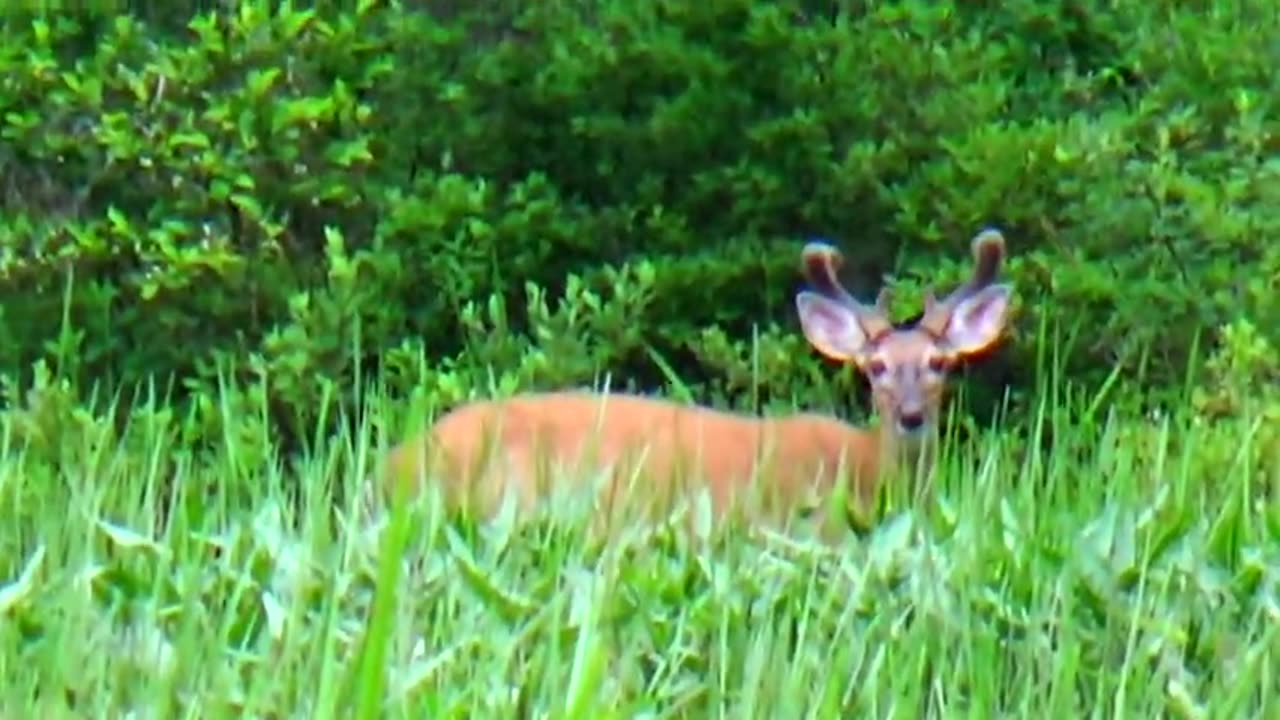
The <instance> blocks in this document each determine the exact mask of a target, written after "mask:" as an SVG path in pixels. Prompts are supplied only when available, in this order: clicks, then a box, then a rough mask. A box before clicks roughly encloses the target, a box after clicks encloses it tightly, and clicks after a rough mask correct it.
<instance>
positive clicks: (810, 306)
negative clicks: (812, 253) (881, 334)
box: [796, 290, 867, 361]
mask: <svg viewBox="0 0 1280 720" xmlns="http://www.w3.org/2000/svg"><path fill="white" fill-rule="evenodd" d="M796 312H797V313H799V314H800V327H801V328H802V329H803V330H804V336H805V338H806V339H807V340H808V341H809V344H810V345H812V346H813V347H814V349H816V350H817V351H818V352H820V353H822V354H823V355H826V356H827V357H829V358H831V359H833V360H844V361H848V360H853V359H854V357H856V356H857V355H859V354H861V353H862V351H863V349H864V348H865V347H866V345H867V333H866V331H865V330H864V329H863V328H862V323H860V322H859V321H858V316H857V314H856V313H855V312H854V311H853V310H852V309H850V308H849V307H848V306H846V305H844V304H843V303H839V302H836V301H835V300H831V299H830V298H826V297H823V296H822V295H819V294H817V293H815V292H810V291H808V290H803V291H801V292H800V293H799V294H797V295H796Z"/></svg>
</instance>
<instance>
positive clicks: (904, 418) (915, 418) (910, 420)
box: [898, 410, 924, 432]
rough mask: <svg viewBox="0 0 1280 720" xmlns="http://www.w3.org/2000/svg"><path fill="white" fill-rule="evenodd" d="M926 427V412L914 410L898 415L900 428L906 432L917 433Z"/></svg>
mask: <svg viewBox="0 0 1280 720" xmlns="http://www.w3.org/2000/svg"><path fill="white" fill-rule="evenodd" d="M923 425H924V412H922V411H920V410H912V411H909V412H903V413H900V414H899V415H898V427H900V428H902V429H903V430H904V431H906V432H915V431H917V430H919V429H920V428H921V427H922V426H923Z"/></svg>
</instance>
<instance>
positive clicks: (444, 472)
mask: <svg viewBox="0 0 1280 720" xmlns="http://www.w3.org/2000/svg"><path fill="white" fill-rule="evenodd" d="M602 427H603V428H607V430H606V431H604V432H601V431H600V428H602ZM878 442H879V436H878V435H877V434H876V433H874V432H868V431H866V430H863V429H859V428H856V427H853V426H851V425H848V424H846V423H843V422H840V421H839V420H836V419H835V418H831V417H827V416H822V415H812V414H796V415H790V416H786V417H778V418H772V419H768V420H765V419H761V418H757V417H751V416H746V415H739V414H734V413H729V412H722V411H718V410H712V409H709V408H705V407H700V406H686V405H681V404H677V403H674V402H670V401H665V400H660V399H656V398H649V397H642V396H634V395H622V394H599V393H589V392H554V393H535V394H526V395H519V396H516V397H512V398H509V399H507V400H504V401H492V400H483V401H478V402H473V403H470V404H466V405H462V406H460V407H458V408H457V409H455V410H453V411H452V412H449V413H447V414H445V415H444V416H442V417H441V418H440V419H439V420H438V421H437V422H436V423H435V424H434V425H433V426H432V428H431V429H430V430H429V431H428V432H427V433H424V434H423V435H422V436H420V437H418V438H416V439H414V440H411V441H409V442H407V443H404V444H401V445H400V446H398V447H396V448H394V449H393V450H392V451H391V453H390V454H389V455H388V457H387V462H386V468H385V471H384V472H385V475H384V479H385V480H386V481H388V482H409V483H411V484H412V485H411V489H414V488H416V483H417V482H419V481H420V479H422V478H424V477H426V475H425V474H424V473H425V472H426V471H429V473H430V474H431V475H436V474H438V477H439V479H441V480H443V481H444V483H445V484H444V485H443V489H444V491H445V497H446V498H447V499H448V500H449V501H450V502H452V503H454V504H458V505H462V506H464V507H466V508H468V509H470V510H472V511H474V512H478V513H479V514H480V515H482V516H489V515H491V514H492V513H494V512H495V511H496V510H497V509H498V505H499V503H500V502H501V500H502V494H503V492H504V491H506V490H507V489H510V490H513V491H514V492H515V495H516V499H517V500H518V501H519V507H520V508H521V509H522V510H528V509H530V508H532V507H533V506H534V505H535V503H536V502H538V501H539V500H541V499H543V498H545V497H546V494H547V490H548V489H549V488H548V487H546V486H545V485H544V484H543V483H545V482H547V480H548V479H559V480H561V481H564V480H566V479H567V480H569V481H572V482H575V483H584V482H589V481H590V474H591V472H592V471H593V470H596V469H599V468H608V469H609V470H610V471H611V472H609V476H608V477H609V482H608V483H606V484H604V485H603V486H602V488H601V491H602V494H601V496H600V497H599V499H600V500H601V501H602V502H603V503H604V504H605V506H606V507H609V506H611V505H612V503H610V501H611V500H615V499H618V498H620V497H622V496H621V495H620V493H626V492H627V491H628V490H630V492H631V493H632V494H631V495H630V496H629V498H630V499H631V500H632V501H633V502H634V501H638V502H639V506H637V505H635V504H633V503H623V504H621V505H619V506H614V507H615V510H616V509H621V508H624V507H625V508H633V509H643V510H646V511H654V510H656V511H659V512H664V511H667V510H669V509H670V508H671V507H672V503H673V501H677V500H679V499H680V498H681V497H684V498H688V497H689V494H688V490H689V488H690V487H693V488H706V490H707V491H708V494H709V497H710V500H711V509H712V512H713V516H714V518H715V519H716V520H721V519H723V518H724V517H725V516H726V515H727V514H728V513H729V512H731V511H733V509H734V508H740V507H743V506H742V505H741V502H742V501H746V502H748V503H751V502H755V501H759V502H761V503H763V505H760V506H755V507H756V508H757V510H756V512H754V513H752V514H753V516H758V515H759V514H760V513H763V514H764V515H767V516H768V517H770V518H772V519H774V520H775V521H784V520H785V519H786V516H787V515H788V511H789V510H793V509H794V508H796V507H797V506H801V505H806V504H807V505H815V504H816V503H815V500H818V499H825V498H826V497H827V496H829V494H830V490H831V489H832V488H833V487H834V486H835V484H836V483H838V482H843V483H846V484H847V487H848V488H849V490H850V496H851V497H850V499H851V500H852V501H853V502H855V503H856V507H855V508H853V509H855V510H858V509H864V508H866V507H867V504H868V503H869V502H870V501H872V500H873V499H874V493H875V490H876V484H875V483H876V479H877V477H878V474H879V472H880V470H881V468H880V467H879V457H880V453H879V452H878V448H877V443H878ZM639 463H643V466H641V465H640V464H639ZM842 463H843V465H842ZM641 467H642V469H643V472H642V473H641V474H639V475H635V474H633V473H636V471H637V469H638V468H641ZM550 468H555V469H551V470H550V472H547V470H548V469H550ZM841 469H843V470H844V472H843V474H842V475H841V476H839V477H838V473H840V472H841ZM758 476H762V477H763V479H764V480H763V482H762V483H759V484H753V480H754V478H756V477H758ZM753 489H754V490H758V491H759V494H752V490H753Z"/></svg>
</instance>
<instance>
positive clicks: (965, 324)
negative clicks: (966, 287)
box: [946, 285, 1013, 355]
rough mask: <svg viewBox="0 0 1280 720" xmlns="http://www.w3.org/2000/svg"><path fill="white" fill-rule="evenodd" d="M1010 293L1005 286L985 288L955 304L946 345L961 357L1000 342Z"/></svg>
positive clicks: (1007, 313)
mask: <svg viewBox="0 0 1280 720" xmlns="http://www.w3.org/2000/svg"><path fill="white" fill-rule="evenodd" d="M1012 294H1013V288H1012V287H1011V286H1009V285H988V286H987V287H985V288H983V289H981V290H979V291H978V292H976V293H974V294H973V295H970V296H969V297H967V298H965V299H964V300H961V301H960V302H959V303H957V304H956V307H955V309H954V310H953V311H952V313H951V321H950V322H949V323H947V331H946V338H947V343H948V344H949V345H951V347H952V348H954V349H955V351H956V352H958V353H960V354H961V355H968V354H970V353H976V352H979V351H981V350H984V349H985V348H987V347H988V346H990V345H991V344H992V343H994V342H995V341H996V340H998V339H1000V333H1001V332H1003V331H1004V328H1005V323H1006V321H1007V320H1008V317H1009V298H1010V297H1011V296H1012Z"/></svg>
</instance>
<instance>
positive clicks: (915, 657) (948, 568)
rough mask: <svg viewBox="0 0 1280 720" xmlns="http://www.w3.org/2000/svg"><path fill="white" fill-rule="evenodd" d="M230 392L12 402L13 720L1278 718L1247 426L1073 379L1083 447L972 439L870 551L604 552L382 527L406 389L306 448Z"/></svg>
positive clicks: (7, 463)
mask: <svg viewBox="0 0 1280 720" xmlns="http://www.w3.org/2000/svg"><path fill="white" fill-rule="evenodd" d="M228 393H229V394H228V396H227V399H225V400H222V401H219V402H220V408H221V412H222V418H221V419H222V423H223V426H224V427H225V428H226V432H224V433H223V436H222V437H223V440H222V441H221V442H220V443H215V444H214V446H212V447H209V446H195V445H193V444H191V443H188V442H187V441H186V440H184V438H185V433H184V423H187V422H190V420H188V419H184V418H180V417H175V416H174V415H173V413H172V411H171V410H169V409H167V408H166V406H165V404H164V403H163V401H162V400H161V399H159V398H157V397H152V398H151V399H143V400H140V401H139V405H138V406H137V407H134V408H131V409H128V410H127V411H126V409H123V408H120V407H116V406H114V405H113V403H118V402H119V401H118V400H116V401H112V400H110V399H108V400H106V401H104V402H103V403H100V407H98V408H97V409H96V410H94V409H90V410H79V411H69V412H68V413H67V414H66V418H65V419H64V420H62V421H61V424H58V425H55V426H52V427H47V428H43V429H40V428H35V429H33V428H32V427H30V425H31V421H30V420H29V419H24V416H22V415H21V414H18V413H13V412H11V413H9V414H7V415H5V416H4V418H5V419H4V426H3V428H2V431H3V433H2V435H0V440H2V441H3V448H2V449H3V454H2V456H0V512H2V513H3V515H2V517H4V518H5V522H4V523H3V524H2V525H0V579H2V580H3V581H4V582H5V585H4V586H3V588H2V589H0V639H2V642H3V650H2V652H0V713H2V714H3V716H4V717H124V716H126V713H134V714H133V715H132V716H133V717H152V718H161V717H165V718H168V717H246V716H248V717H307V718H345V717H352V716H355V717H364V718H374V717H414V718H420V717H432V718H453V717H456V718H512V717H553V718H637V717H643V718H668V717H669V718H703V717H724V718H744V717H761V718H764V717H797V718H799V717H815V718H819V717H821V718H834V717H877V718H879V717H884V718H913V719H914V718H951V717H974V718H988V717H1038V718H1046V717H1054V718H1057V717H1063V718H1066V717H1073V718H1074V717H1134V718H1139V717H1140V718H1150V717H1185V718H1219V717H1220V718H1244V717H1275V716H1277V712H1280V706H1278V705H1277V701H1276V700H1274V699H1272V698H1274V697H1276V691H1277V690H1278V689H1280V688H1278V687H1277V683H1278V678H1280V667H1277V665H1276V663H1275V660H1274V659H1273V658H1275V657H1276V656H1275V651H1276V649H1277V636H1276V634H1277V631H1278V630H1280V585H1278V584H1277V583H1278V580H1280V544H1278V543H1277V542H1276V537H1277V512H1276V511H1275V509H1274V508H1272V507H1270V506H1267V505H1265V504H1264V502H1263V500H1261V499H1260V498H1261V497H1262V496H1263V491H1264V490H1266V489H1267V488H1266V487H1265V485H1266V482H1267V481H1268V480H1269V478H1267V477H1266V476H1264V475H1263V474H1262V473H1263V469H1264V468H1265V467H1266V465H1265V463H1263V462H1262V461H1261V460H1260V458H1262V457H1264V455H1265V452H1264V451H1265V450H1267V449H1266V448H1260V447H1257V446H1256V438H1257V435H1256V433H1255V432H1254V430H1255V429H1256V423H1254V422H1253V421H1251V420H1250V419H1248V418H1243V419H1239V420H1235V421H1231V422H1226V423H1217V424H1205V423H1202V422H1199V421H1197V420H1196V419H1195V418H1193V417H1190V416H1189V415H1188V416H1186V417H1183V416H1180V415H1176V414H1175V415H1172V416H1166V417H1163V418H1159V419H1153V418H1152V417H1148V416H1137V415H1133V416H1125V415H1124V414H1122V413H1119V412H1118V411H1112V412H1108V411H1107V410H1106V409H1105V406H1098V405H1097V404H1096V403H1093V402H1092V399H1091V398H1071V397H1058V396H1055V395H1054V394H1053V393H1050V392H1047V391H1046V392H1044V393H1041V395H1042V397H1043V398H1044V400H1043V401H1042V402H1041V405H1040V407H1039V409H1038V411H1037V412H1036V413H1035V416H1036V417H1035V419H1034V420H1035V422H1034V423H1033V424H1034V425H1038V426H1039V427H1041V429H1043V430H1046V431H1049V432H1048V434H1051V436H1052V438H1053V442H1052V444H1051V445H1046V444H1042V443H1039V442H1029V441H1027V440H1025V439H1022V438H1023V436H1021V435H1019V434H1016V433H997V432H994V431H992V432H990V433H987V434H984V435H981V436H978V437H975V438H973V439H971V440H970V441H967V442H964V443H959V442H956V443H954V444H953V445H951V446H949V452H947V453H945V454H944V456H943V459H942V463H941V466H940V469H939V472H940V476H939V481H938V483H937V486H936V490H935V491H934V492H933V494H932V496H931V498H930V499H929V501H928V502H927V503H924V504H915V505H913V504H904V505H900V506H898V507H896V508H893V509H891V510H890V511H889V512H888V514H887V515H886V517H884V518H883V520H882V522H881V523H880V524H879V525H877V526H876V527H875V529H874V530H873V531H871V532H870V533H867V534H864V535H861V536H859V535H853V534H851V535H850V537H849V538H848V540H847V541H846V543H845V544H844V545H843V546H840V547H835V548H832V547H824V546H819V545H815V544H811V543H808V542H805V541H803V540H801V539H797V538H796V537H792V536H784V535H779V534H768V533H748V532H746V531H743V530H741V529H738V530H731V531H728V532H727V533H726V534H724V535H723V536H720V537H717V538H716V541H715V542H714V543H713V544H711V545H710V546H707V545H694V544H692V543H691V541H689V540H688V539H686V537H685V536H684V535H682V534H681V533H680V532H678V531H676V530H674V529H665V528H658V529H657V530H656V531H654V532H652V533H650V534H646V535H640V534H636V535H633V536H629V537H628V538H624V539H623V540H621V541H619V542H617V543H614V544H610V545H607V546H599V545H595V544H592V543H589V542H587V541H586V540H585V538H584V535H583V531H582V527H583V524H584V523H583V522H582V518H581V517H571V516H570V515H569V514H568V513H567V512H565V511H557V510H555V509H548V510H547V511H546V513H545V515H544V516H542V517H540V518H538V519H536V520H535V521H534V522H531V523H527V524H522V525H516V524H514V523H512V522H510V521H509V519H504V518H500V519H499V520H498V521H496V522H494V523H492V524H491V525H487V526H478V527H476V526H466V525H463V524H461V523H460V522H456V521H454V520H452V519H450V518H449V517H448V516H446V514H445V513H444V512H442V510H441V509H440V508H439V507H438V506H437V505H433V504H432V503H430V502H422V503H417V504H414V505H411V506H406V507H404V508H403V509H401V510H398V511H397V512H396V513H395V514H393V515H392V516H390V517H384V518H382V522H380V523H377V524H367V523H363V522H361V521H358V520H356V518H357V517H358V516H359V515H358V513H357V512H356V508H355V503H356V500H355V499H354V498H355V497H356V496H357V495H358V490H359V488H358V483H359V478H360V477H362V476H363V475H364V473H365V472H366V471H367V470H369V469H371V468H372V467H373V465H374V464H375V462H376V452H377V449H378V447H379V444H380V443H381V442H382V439H381V438H380V437H378V436H377V435H379V434H378V433H374V432H373V431H372V430H371V428H372V427H374V426H383V425H385V426H387V427H390V428H395V432H393V433H392V434H393V435H395V436H399V435H400V430H401V429H407V426H406V423H405V422H404V420H403V416H404V414H405V413H404V408H403V406H402V404H400V403H396V402H393V401H388V400H385V399H382V398H380V397H379V396H378V395H377V393H374V394H371V395H370V398H369V400H368V402H369V406H370V409H369V412H368V415H367V417H366V418H365V419H364V420H363V421H362V422H361V423H358V424H355V423H352V424H351V427H353V428H354V429H352V430H351V431H349V432H348V433H347V434H343V435H339V436H337V437H333V438H329V439H327V440H324V441H323V442H321V443H320V444H319V445H317V446H316V447H315V448H314V449H313V451H312V452H310V453H308V454H307V456H306V457H303V458H301V459H298V460H296V461H291V462H287V463H286V462H281V461H279V460H278V459H277V458H275V457H274V456H273V455H272V453H271V452H270V448H271V447H272V438H271V437H269V436H268V435H267V434H266V432H265V431H263V430H261V428H263V427H265V425H264V424H263V422H262V410H261V408H254V407H253V406H252V405H251V404H250V405H248V406H246V405H245V404H244V403H243V402H239V401H235V402H233V401H232V400H231V399H230V398H232V394H230V390H229V391H228ZM235 397H238V398H240V400H243V397H245V396H242V395H240V396H235ZM1088 407H1101V409H1099V410H1098V411H1097V412H1096V413H1094V414H1093V415H1092V416H1089V415H1088V414H1087V413H1083V412H1081V410H1083V409H1087V408H1088ZM122 416H127V417H129V418H130V421H129V422H128V423H127V425H126V426H125V427H124V428H123V430H119V429H116V426H114V425H113V424H112V423H111V422H108V421H107V418H112V417H122ZM1081 417H1085V418H1086V419H1085V420H1081V419H1080V418H1081Z"/></svg>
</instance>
